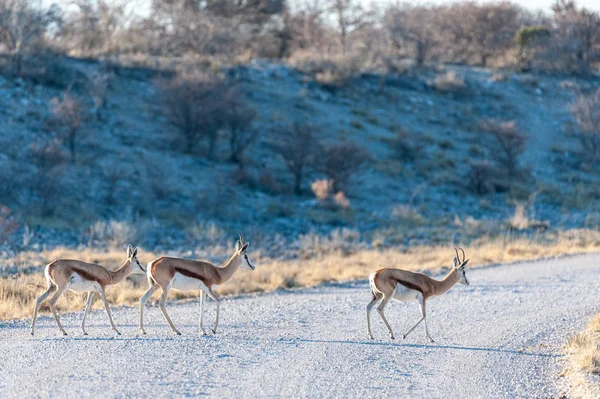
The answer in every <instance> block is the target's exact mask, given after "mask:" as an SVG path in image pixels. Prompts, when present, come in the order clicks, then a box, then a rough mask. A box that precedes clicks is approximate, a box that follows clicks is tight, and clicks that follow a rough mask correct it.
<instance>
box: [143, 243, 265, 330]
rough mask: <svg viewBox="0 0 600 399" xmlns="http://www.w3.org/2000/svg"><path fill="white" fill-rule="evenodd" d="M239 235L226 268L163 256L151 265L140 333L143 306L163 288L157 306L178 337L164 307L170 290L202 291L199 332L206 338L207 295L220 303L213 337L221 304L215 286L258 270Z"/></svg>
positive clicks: (217, 324)
mask: <svg viewBox="0 0 600 399" xmlns="http://www.w3.org/2000/svg"><path fill="white" fill-rule="evenodd" d="M239 235H240V239H239V240H238V241H237V242H236V244H235V252H234V253H233V255H232V256H231V258H230V259H229V260H228V261H227V263H226V264H225V266H223V267H217V266H215V265H213V264H212V263H210V262H206V261H197V260H186V259H180V258H167V257H161V258H158V259H155V260H153V261H152V262H150V263H148V266H147V268H146V270H147V273H146V274H147V276H148V283H149V284H150V287H149V288H148V291H146V293H145V294H144V296H142V298H141V299H140V333H142V334H146V331H145V330H144V306H145V304H146V302H147V301H148V299H149V298H150V297H151V296H152V294H154V292H156V290H158V289H159V288H160V289H161V290H162V295H161V296H160V300H159V302H158V306H159V308H160V310H161V312H162V314H163V315H164V316H165V319H166V320H167V323H169V326H170V327H171V330H173V332H174V333H175V334H177V335H181V333H180V332H179V331H178V330H177V328H175V325H174V324H173V322H172V321H171V318H170V317H169V315H168V314H167V309H166V308H165V304H166V302H167V297H168V296H169V291H170V290H171V288H172V289H174V290H176V291H193V290H197V289H200V329H201V330H202V334H204V335H206V331H205V330H204V302H205V299H206V296H207V295H208V296H209V297H211V298H212V299H213V300H214V301H215V302H216V303H217V319H216V321H215V328H213V329H212V332H213V334H216V333H217V327H218V326H219V310H220V306H221V301H220V299H219V297H218V296H217V294H215V292H214V290H213V287H214V286H216V285H220V284H223V283H225V282H226V281H228V280H229V279H231V278H232V277H233V275H234V274H235V272H237V270H238V268H239V267H240V266H243V267H244V268H245V269H249V270H254V269H255V267H254V264H253V263H252V262H251V261H250V259H248V254H247V253H246V250H247V249H248V245H249V243H247V242H244V236H243V235H242V233H241V232H240V233H239Z"/></svg>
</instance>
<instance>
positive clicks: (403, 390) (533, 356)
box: [0, 254, 600, 398]
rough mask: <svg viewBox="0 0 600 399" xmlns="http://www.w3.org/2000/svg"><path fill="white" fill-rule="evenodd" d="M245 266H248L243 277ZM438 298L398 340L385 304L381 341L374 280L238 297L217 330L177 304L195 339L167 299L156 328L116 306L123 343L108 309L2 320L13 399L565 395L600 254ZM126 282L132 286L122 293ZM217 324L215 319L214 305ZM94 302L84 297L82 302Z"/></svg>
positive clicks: (3, 356)
mask: <svg viewBox="0 0 600 399" xmlns="http://www.w3.org/2000/svg"><path fill="white" fill-rule="evenodd" d="M241 273H246V272H245V271H242V272H241ZM467 276H468V277H469V280H470V282H471V285H470V286H468V287H465V286H456V287H454V288H453V289H452V290H451V291H450V292H448V293H447V294H446V295H444V296H442V297H439V298H435V299H433V300H431V301H430V302H429V312H428V320H429V325H430V331H431V334H432V336H433V337H434V338H435V339H436V341H437V342H436V343H433V344H429V343H428V342H427V340H426V338H425V332H424V327H423V325H421V326H419V327H418V328H417V329H416V330H415V331H414V332H413V334H412V335H411V336H409V337H408V338H407V339H406V340H404V341H403V340H402V339H400V340H398V339H397V340H396V341H391V340H389V339H388V336H387V333H386V331H385V327H384V325H383V323H382V322H381V320H380V318H379V316H378V315H377V313H376V312H373V321H374V325H373V327H374V335H375V340H373V341H371V340H368V339H367V334H366V326H365V306H366V304H367V303H368V302H369V299H370V294H369V288H368V284H367V282H366V281H363V282H356V283H348V284H342V285H326V286H321V287H316V288H310V289H302V290H294V291H291V292H277V293H273V294H262V295H250V296H241V297H237V298H229V299H224V300H223V301H222V306H221V324H220V326H219V329H220V330H219V331H218V333H217V335H216V336H213V335H210V336H201V335H199V329H198V314H199V313H198V311H199V306H198V303H197V302H189V303H185V304H178V305H176V304H173V303H171V304H169V306H168V308H169V310H170V315H171V318H172V319H173V321H174V323H175V324H176V326H177V327H179V329H180V330H182V332H183V334H184V335H183V336H181V337H177V336H174V335H173V334H172V333H171V332H170V331H168V329H167V325H166V323H165V321H164V319H163V317H162V315H161V314H160V311H159V309H158V308H157V307H156V306H152V307H150V308H149V309H148V310H147V312H146V316H147V324H146V330H147V331H148V335H147V336H140V335H138V331H137V318H138V310H137V309H132V308H120V309H115V310H114V313H113V315H114V316H115V319H116V322H117V324H118V325H119V326H120V329H121V332H122V333H123V335H122V336H120V337H115V336H114V335H113V334H112V333H111V332H110V328H109V325H108V320H107V319H106V314H105V313H104V312H103V311H100V310H96V311H94V312H92V314H91V317H89V316H88V317H89V319H88V326H89V327H88V328H87V330H88V333H89V334H90V335H89V336H85V337H84V336H82V335H81V330H80V329H79V324H80V320H81V314H67V315H63V324H64V325H65V328H66V329H67V331H68V332H69V333H70V336H68V337H62V336H61V335H60V334H59V331H58V328H57V327H56V324H55V322H54V320H53V319H51V318H50V317H47V316H44V317H41V318H40V319H39V324H38V325H39V327H38V330H37V334H36V337H35V338H32V337H31V336H30V335H29V331H28V328H29V323H30V321H29V320H19V321H13V322H9V323H1V324H0V397H2V398H12V397H19V398H24V397H60V398H69V397H72V398H80V397H146V396H149V395H152V396H153V397H187V396H199V395H209V396H213V397H236V398H240V397H248V398H254V397H311V398H312V397H392V396H394V397H428V398H432V397H435V398H442V397H444V398H448V397H469V398H476V397H494V398H501V397H503V398H516V397H536V398H542V397H543V398H547V397H556V396H558V395H559V394H560V393H561V392H562V389H563V386H562V385H563V384H564V382H563V381H561V379H559V378H558V377H557V376H558V374H559V371H560V368H561V362H562V361H563V359H562V358H561V355H560V348H561V346H562V344H563V343H564V342H565V340H566V338H567V337H568V336H569V335H570V334H572V333H574V332H575V331H577V330H579V329H582V328H583V326H584V325H585V324H586V322H587V321H588V319H589V317H591V316H592V314H593V313H594V312H598V311H600V295H599V287H600V284H599V282H600V255H599V254H594V255H585V256H578V257H567V258H563V259H554V260H546V261H541V262H535V263H521V264H513V265H507V266H498V267H490V268H485V269H479V270H472V271H469V272H468V274H467ZM113 289H118V288H113ZM209 305H210V306H209V308H210V309H211V313H209V317H208V320H211V321H212V320H214V303H213V302H209ZM82 307H83V299H82ZM386 313H387V317H388V320H390V323H391V324H392V327H393V328H394V331H395V332H396V335H397V336H400V337H401V332H402V331H403V330H404V329H406V328H408V327H410V326H411V325H412V324H414V322H415V321H416V320H418V318H419V311H418V305H417V303H416V302H415V303H408V304H406V303H397V302H394V303H391V304H390V306H388V307H387V312H386Z"/></svg>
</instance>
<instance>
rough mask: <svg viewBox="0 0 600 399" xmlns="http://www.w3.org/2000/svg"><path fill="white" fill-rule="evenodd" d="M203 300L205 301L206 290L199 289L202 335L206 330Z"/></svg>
mask: <svg viewBox="0 0 600 399" xmlns="http://www.w3.org/2000/svg"><path fill="white" fill-rule="evenodd" d="M204 302H206V292H204V290H201V291H200V330H201V331H202V335H206V331H204Z"/></svg>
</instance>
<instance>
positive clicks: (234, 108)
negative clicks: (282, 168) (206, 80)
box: [213, 86, 258, 166]
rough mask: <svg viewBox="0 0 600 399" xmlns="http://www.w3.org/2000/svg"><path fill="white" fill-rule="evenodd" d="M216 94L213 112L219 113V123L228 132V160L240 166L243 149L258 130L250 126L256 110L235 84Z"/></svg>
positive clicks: (250, 142) (248, 144)
mask: <svg viewBox="0 0 600 399" xmlns="http://www.w3.org/2000/svg"><path fill="white" fill-rule="evenodd" d="M217 95H218V97H217V98H215V99H213V101H215V102H216V103H217V104H219V107H218V109H215V112H218V113H219V114H220V116H219V118H220V119H221V123H220V125H222V126H223V127H224V128H225V129H226V130H227V131H228V133H229V150H230V156H229V160H230V161H231V162H234V163H237V164H240V166H241V165H242V159H243V155H244V151H245V150H246V149H247V148H248V147H249V146H250V144H252V142H253V141H254V140H255V139H256V138H257V136H258V130H257V129H255V128H254V127H253V126H252V123H253V122H254V119H255V118H256V111H255V110H254V109H253V108H252V107H250V106H249V105H248V100H247V99H246V97H245V96H244V94H243V93H242V92H241V91H240V89H239V88H238V87H237V86H231V87H229V88H228V89H227V90H226V92H225V93H217ZM219 97H222V98H219Z"/></svg>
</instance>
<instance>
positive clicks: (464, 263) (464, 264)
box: [460, 259, 471, 267]
mask: <svg viewBox="0 0 600 399" xmlns="http://www.w3.org/2000/svg"><path fill="white" fill-rule="evenodd" d="M470 260H471V259H467V260H466V261H464V262H463V263H462V265H460V267H465V266H466V265H467V263H469V261H470Z"/></svg>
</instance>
